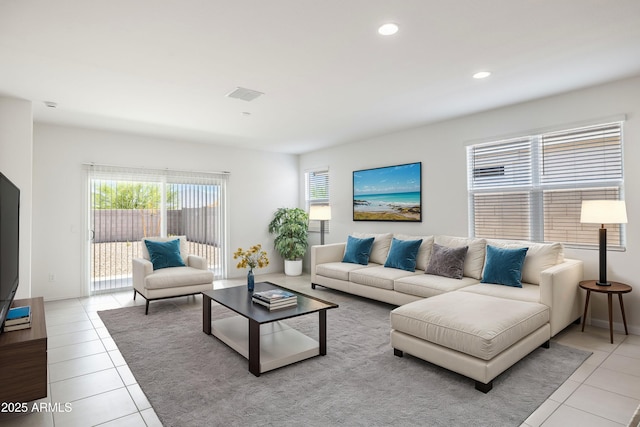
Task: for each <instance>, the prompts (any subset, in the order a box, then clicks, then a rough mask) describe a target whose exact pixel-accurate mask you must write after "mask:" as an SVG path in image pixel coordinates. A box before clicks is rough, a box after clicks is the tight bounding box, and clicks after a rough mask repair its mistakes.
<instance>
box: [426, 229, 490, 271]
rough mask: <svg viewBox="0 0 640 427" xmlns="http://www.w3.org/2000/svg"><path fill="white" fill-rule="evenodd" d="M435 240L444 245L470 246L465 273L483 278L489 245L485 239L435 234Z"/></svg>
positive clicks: (465, 261)
mask: <svg viewBox="0 0 640 427" xmlns="http://www.w3.org/2000/svg"><path fill="white" fill-rule="evenodd" d="M434 242H435V243H437V244H439V245H442V246H449V247H450V248H455V247H459V246H469V250H468V251H467V257H466V258H465V259H464V275H465V276H467V277H473V278H474V279H478V280H480V279H481V278H482V267H484V253H485V248H486V246H487V241H486V240H485V239H474V238H466V237H451V236H435V241H434Z"/></svg>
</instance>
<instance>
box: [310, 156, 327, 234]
mask: <svg viewBox="0 0 640 427" xmlns="http://www.w3.org/2000/svg"><path fill="white" fill-rule="evenodd" d="M305 178H306V179H305V183H306V185H305V187H306V188H305V199H306V200H305V202H306V211H307V212H309V208H310V206H311V205H328V204H329V169H328V168H322V169H318V170H312V171H307V172H306V173H305ZM330 222H331V221H325V226H324V227H325V232H326V233H328V232H329V227H330V226H329V224H330ZM309 231H312V232H320V221H309Z"/></svg>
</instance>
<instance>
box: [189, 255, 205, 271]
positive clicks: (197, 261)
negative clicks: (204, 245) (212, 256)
mask: <svg viewBox="0 0 640 427" xmlns="http://www.w3.org/2000/svg"><path fill="white" fill-rule="evenodd" d="M187 266H189V267H193V268H197V269H198V270H208V269H209V266H208V263H207V260H206V258H204V257H201V256H198V255H188V256H187Z"/></svg>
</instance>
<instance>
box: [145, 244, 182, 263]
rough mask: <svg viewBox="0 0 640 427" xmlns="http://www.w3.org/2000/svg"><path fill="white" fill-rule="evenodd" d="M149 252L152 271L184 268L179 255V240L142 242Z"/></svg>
mask: <svg viewBox="0 0 640 427" xmlns="http://www.w3.org/2000/svg"><path fill="white" fill-rule="evenodd" d="M144 244H145V246H146V247H147V250H148V251H149V259H150V260H151V263H152V264H153V269H154V270H159V269H161V268H168V267H184V261H183V260H182V256H181V255H180V239H176V240H169V241H167V242H156V241H153V240H145V241H144Z"/></svg>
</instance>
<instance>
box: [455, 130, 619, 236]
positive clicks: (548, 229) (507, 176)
mask: <svg viewBox="0 0 640 427" xmlns="http://www.w3.org/2000/svg"><path fill="white" fill-rule="evenodd" d="M467 164H468V167H469V168H468V184H469V185H468V186H469V209H470V219H471V220H470V229H471V234H472V235H474V236H477V237H493V238H505V239H525V240H532V241H560V242H564V243H566V244H570V245H576V246H595V245H597V236H598V233H597V231H596V230H597V228H598V226H597V224H581V223H580V208H581V205H582V200H620V199H622V196H623V191H622V190H623V183H624V177H623V157H622V123H621V122H614V123H607V124H601V125H595V126H588V127H581V128H575V129H568V130H564V131H559V132H549V133H543V134H539V135H532V136H529V137H523V138H517V139H511V140H505V141H496V142H491V143H485V144H479V145H472V146H469V147H468V148H467ZM607 228H608V230H609V231H608V233H609V235H610V236H611V237H610V238H609V239H608V242H609V244H610V245H611V247H612V248H616V247H618V248H620V247H623V246H624V229H623V226H620V225H611V226H610V227H607Z"/></svg>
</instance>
